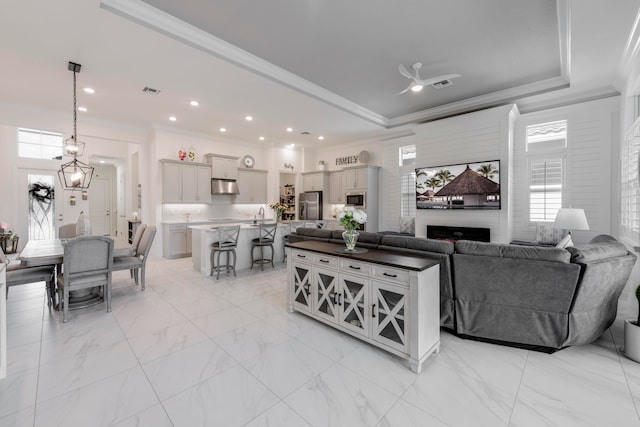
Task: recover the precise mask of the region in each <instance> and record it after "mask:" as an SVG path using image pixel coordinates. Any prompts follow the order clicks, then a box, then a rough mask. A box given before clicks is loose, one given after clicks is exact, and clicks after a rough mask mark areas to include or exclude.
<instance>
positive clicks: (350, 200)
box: [345, 191, 367, 209]
mask: <svg viewBox="0 0 640 427" xmlns="http://www.w3.org/2000/svg"><path fill="white" fill-rule="evenodd" d="M366 201H367V193H365V192H364V191H358V192H350V193H347V194H345V204H346V205H347V206H355V207H356V208H359V209H365V208H366V207H367V205H366Z"/></svg>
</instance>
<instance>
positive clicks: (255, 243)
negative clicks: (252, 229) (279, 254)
mask: <svg viewBox="0 0 640 427" xmlns="http://www.w3.org/2000/svg"><path fill="white" fill-rule="evenodd" d="M277 227H278V224H277V223H273V224H260V230H259V234H258V237H256V238H255V239H252V240H251V268H253V264H260V269H261V270H264V265H265V264H266V263H268V262H270V263H271V267H272V268H275V266H274V265H273V242H274V241H275V239H276V229H277ZM267 246H268V247H269V248H270V249H271V259H269V258H265V257H264V248H265V247H267ZM255 248H260V258H258V259H255V260H254V259H253V251H254V249H255Z"/></svg>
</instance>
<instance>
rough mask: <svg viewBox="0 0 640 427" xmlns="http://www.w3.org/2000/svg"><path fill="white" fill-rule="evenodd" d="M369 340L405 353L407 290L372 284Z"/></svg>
mask: <svg viewBox="0 0 640 427" xmlns="http://www.w3.org/2000/svg"><path fill="white" fill-rule="evenodd" d="M371 285H372V286H371V291H372V293H373V302H372V305H371V310H372V313H371V321H372V326H371V328H372V329H371V338H372V339H373V340H375V341H377V342H379V343H381V344H384V345H386V346H388V347H391V348H394V349H396V350H399V351H402V352H404V353H406V352H407V330H406V327H407V322H406V321H405V319H406V318H407V316H408V313H407V311H408V307H409V306H408V303H407V302H408V295H409V289H407V288H405V287H402V286H396V285H392V284H390V283H383V282H372V283H371Z"/></svg>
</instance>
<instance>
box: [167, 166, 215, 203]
mask: <svg viewBox="0 0 640 427" xmlns="http://www.w3.org/2000/svg"><path fill="white" fill-rule="evenodd" d="M160 162H161V163H162V164H163V165H162V202H163V203H210V202H211V166H210V165H208V164H206V163H194V162H188V163H185V162H184V161H176V160H166V159H165V160H160Z"/></svg>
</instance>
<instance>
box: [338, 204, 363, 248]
mask: <svg viewBox="0 0 640 427" xmlns="http://www.w3.org/2000/svg"><path fill="white" fill-rule="evenodd" d="M336 218H337V219H338V222H339V223H340V225H342V226H343V227H344V228H345V231H344V233H342V238H343V239H344V244H345V245H346V246H347V250H349V251H352V250H354V249H355V247H356V243H357V241H358V236H359V233H358V231H357V229H358V228H359V227H360V225H362V224H364V223H365V222H367V213H366V212H365V211H363V210H360V209H356V208H354V207H353V206H345V207H344V208H342V210H341V211H340V212H339V213H338V215H337V217H336Z"/></svg>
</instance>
